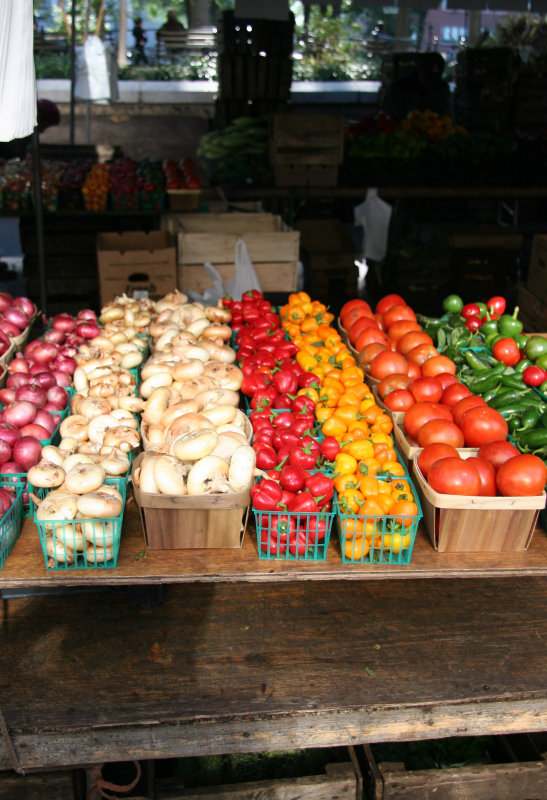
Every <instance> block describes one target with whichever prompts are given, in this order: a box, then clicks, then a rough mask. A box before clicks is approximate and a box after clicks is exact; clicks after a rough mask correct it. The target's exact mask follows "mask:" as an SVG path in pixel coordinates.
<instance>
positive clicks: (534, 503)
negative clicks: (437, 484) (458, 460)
mask: <svg viewBox="0 0 547 800" xmlns="http://www.w3.org/2000/svg"><path fill="white" fill-rule="evenodd" d="M460 452H461V451H460ZM462 457H463V458H465V457H466V455H462ZM467 457H468V456H467ZM414 475H415V477H416V483H417V485H418V488H419V491H420V497H421V498H422V510H423V517H424V523H425V526H426V528H427V532H428V534H429V538H430V539H431V542H432V544H433V547H434V548H435V550H438V551H439V552H440V553H449V552H450V553H480V552H488V553H507V552H515V551H520V550H527V549H528V546H529V544H530V542H531V541H532V536H533V534H534V529H535V527H536V522H537V518H538V515H539V512H540V510H541V509H543V508H545V499H546V495H545V492H543V494H541V495H538V496H534V497H467V496H462V495H453V494H439V492H435V491H434V490H433V489H432V488H431V486H430V485H429V484H428V482H427V481H426V479H425V478H424V476H423V473H422V472H421V470H420V468H419V466H418V464H417V463H416V462H415V463H414Z"/></svg>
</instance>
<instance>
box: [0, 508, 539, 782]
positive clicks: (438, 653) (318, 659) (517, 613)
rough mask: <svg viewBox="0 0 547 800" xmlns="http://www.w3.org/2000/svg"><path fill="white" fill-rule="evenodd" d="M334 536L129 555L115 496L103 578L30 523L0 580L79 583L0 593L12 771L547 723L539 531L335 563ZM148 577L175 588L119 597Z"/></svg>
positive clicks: (131, 544) (19, 584)
mask: <svg viewBox="0 0 547 800" xmlns="http://www.w3.org/2000/svg"><path fill="white" fill-rule="evenodd" d="M333 544H334V545H335V546H334V547H333V548H332V552H330V553H329V556H328V558H327V560H326V562H324V564H313V565H312V564H306V563H305V562H295V563H288V562H283V561H266V560H259V559H258V558H257V553H256V540H255V539H254V537H253V536H252V535H251V534H248V535H247V536H246V538H245V540H244V543H243V547H242V549H241V550H233V551H227V550H224V551H222V552H221V551H208V552H205V551H193V552H189V551H186V552H176V553H175V552H171V553H160V552H151V551H148V552H147V553H146V555H145V556H144V557H139V558H137V556H139V555H141V554H142V551H143V546H144V542H143V537H142V531H141V529H140V521H139V518H138V515H137V512H136V509H135V507H134V505H132V504H131V503H130V504H129V506H128V509H127V519H126V523H125V526H124V534H123V537H122V545H121V550H120V556H119V560H118V568H117V569H116V570H105V569H103V570H100V569H98V570H88V571H79V572H72V571H68V570H67V571H59V572H46V571H45V566H44V561H43V557H42V555H41V550H40V548H39V544H38V537H37V533H36V531H35V529H34V526H33V524H32V523H31V522H30V521H27V522H26V523H25V526H24V530H23V532H22V535H21V538H20V539H19V542H18V543H17V545H16V547H15V549H14V550H13V552H12V554H11V555H10V557H9V558H8V560H7V562H6V564H5V566H4V568H3V569H2V571H1V572H0V587H1V588H2V589H3V590H7V589H8V588H12V589H13V588H19V589H22V588H24V587H27V588H28V587H32V588H37V587H45V586H49V587H51V586H64V587H66V586H79V587H80V589H81V588H82V587H83V588H87V589H88V590H89V591H88V592H87V593H81V592H79V593H73V592H70V593H68V594H66V593H65V594H63V595H59V596H48V597H43V596H42V597H40V596H36V597H27V598H21V599H16V600H13V599H10V600H9V601H7V602H4V608H3V616H2V640H1V649H0V675H1V678H0V707H1V709H2V711H3V714H4V717H5V720H6V724H7V728H8V731H9V735H10V738H11V741H12V743H13V745H14V748H15V751H16V754H17V757H18V758H19V759H20V762H21V763H22V765H23V766H24V767H25V768H26V769H47V768H53V767H58V766H70V765H80V764H83V763H95V762H103V761H122V760H127V759H132V758H137V759H146V758H155V759H157V758H164V757H176V756H181V755H184V756H190V755H197V754H213V753H226V752H240V751H262V750H268V749H286V748H293V747H294V748H300V747H302V748H303V747H315V746H334V745H347V744H355V743H359V742H378V741H384V740H389V741H395V740H409V739H423V738H438V737H445V736H452V735H475V734H490V733H500V732H517V731H539V730H545V729H547V617H546V615H545V608H546V599H547V534H545V532H544V531H542V530H541V529H538V530H537V531H536V533H535V535H534V538H533V540H532V544H531V547H530V550H529V551H528V552H527V553H522V554H513V555H490V556H487V555H486V554H485V555H484V556H482V557H480V558H477V557H475V556H462V555H458V556H456V555H447V554H438V553H435V551H434V550H433V549H432V547H431V545H430V544H429V541H428V540H427V539H426V536H425V534H424V533H423V532H422V531H420V533H419V536H418V540H417V543H416V546H415V552H414V553H413V556H412V560H411V564H410V565H409V566H407V567H397V568H395V567H379V566H368V567H367V566H358V565H349V564H348V565H345V564H342V562H341V559H340V555H339V550H338V546H337V543H336V542H334V543H333ZM331 547H332V545H331ZM329 549H330V548H329ZM462 577H469V578H473V579H472V580H461V578H462ZM153 583H158V584H160V583H164V584H172V585H169V586H167V587H166V590H165V597H164V602H163V603H162V604H161V605H159V606H158V607H156V608H152V609H144V608H142V607H140V606H137V605H132V604H131V603H130V602H128V592H127V589H124V588H123V587H124V586H126V587H127V586H130V585H133V586H134V585H135V584H153ZM12 766H13V761H12V760H10V756H9V753H8V749H7V744H6V739H5V737H4V739H3V740H1V737H0V769H9V768H10V767H12Z"/></svg>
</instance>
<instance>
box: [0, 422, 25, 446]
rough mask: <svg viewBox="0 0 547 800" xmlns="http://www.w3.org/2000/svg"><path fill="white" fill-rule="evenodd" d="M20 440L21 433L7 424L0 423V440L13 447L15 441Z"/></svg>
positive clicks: (13, 426)
mask: <svg viewBox="0 0 547 800" xmlns="http://www.w3.org/2000/svg"><path fill="white" fill-rule="evenodd" d="M20 438H21V431H20V430H19V428H17V427H16V426H15V425H10V423H9V422H0V439H3V440H4V441H5V442H7V443H8V444H9V446H10V447H13V445H14V444H15V442H16V441H17V439H20Z"/></svg>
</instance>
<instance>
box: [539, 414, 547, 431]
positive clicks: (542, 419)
mask: <svg viewBox="0 0 547 800" xmlns="http://www.w3.org/2000/svg"><path fill="white" fill-rule="evenodd" d="M539 421H540V422H541V424H542V425H543V427H544V428H547V411H545V412H544V413H543V414H542V415H541V417H540V418H539Z"/></svg>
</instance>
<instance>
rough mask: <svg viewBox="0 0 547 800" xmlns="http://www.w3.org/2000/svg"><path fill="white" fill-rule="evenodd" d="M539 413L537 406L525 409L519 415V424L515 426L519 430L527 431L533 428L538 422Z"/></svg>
mask: <svg viewBox="0 0 547 800" xmlns="http://www.w3.org/2000/svg"><path fill="white" fill-rule="evenodd" d="M540 416H541V415H540V413H539V411H538V409H537V408H529V409H527V410H526V411H525V412H524V414H523V415H522V417H521V426H520V428H517V430H519V431H527V430H530V429H531V428H535V427H536V425H537V424H538V421H539V418H540Z"/></svg>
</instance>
